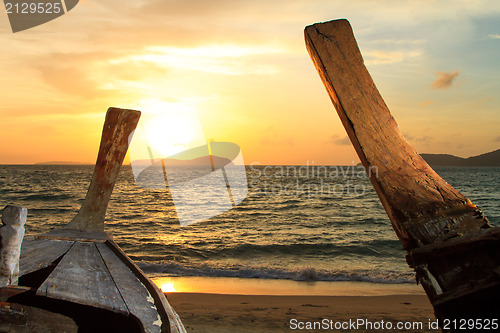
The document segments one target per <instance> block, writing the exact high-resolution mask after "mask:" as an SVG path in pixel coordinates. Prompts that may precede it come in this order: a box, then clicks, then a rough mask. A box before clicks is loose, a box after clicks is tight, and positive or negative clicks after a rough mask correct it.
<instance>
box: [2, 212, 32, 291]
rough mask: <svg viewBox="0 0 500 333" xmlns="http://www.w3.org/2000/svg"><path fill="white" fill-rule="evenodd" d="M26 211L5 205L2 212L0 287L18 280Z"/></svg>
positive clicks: (15, 282) (14, 283) (13, 283)
mask: <svg viewBox="0 0 500 333" xmlns="http://www.w3.org/2000/svg"><path fill="white" fill-rule="evenodd" d="M27 216H28V210H27V209H26V208H24V207H19V206H11V205H7V206H5V208H4V209H3V210H2V224H1V228H0V287H4V286H8V285H16V284H17V280H18V278H19V255H20V252H21V243H22V241H23V237H24V224H25V223H26V218H27Z"/></svg>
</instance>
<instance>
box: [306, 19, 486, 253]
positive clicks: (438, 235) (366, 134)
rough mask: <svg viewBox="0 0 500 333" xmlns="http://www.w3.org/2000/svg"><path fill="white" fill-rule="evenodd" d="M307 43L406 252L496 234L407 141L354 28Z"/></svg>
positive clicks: (318, 33) (309, 36) (310, 34)
mask: <svg viewBox="0 0 500 333" xmlns="http://www.w3.org/2000/svg"><path fill="white" fill-rule="evenodd" d="M305 39H306V46H307V49H308V51H309V54H310V56H311V58H312V60H313V62H314V65H315V67H316V69H317V71H318V73H319V75H320V77H321V79H322V81H323V83H324V85H325V87H326V89H327V91H328V94H329V95H330V98H331V100H332V102H333V104H334V106H335V108H336V110H337V112H338V114H339V116H340V119H341V120H342V123H343V125H344V127H345V129H346V131H347V134H348V135H349V138H350V140H351V142H352V144H353V146H354V148H355V149H356V152H357V154H358V156H359V158H360V160H361V162H362V163H363V166H364V167H365V169H366V170H367V172H368V174H369V176H370V180H371V182H372V184H373V186H374V187H375V190H376V191H377V194H378V196H379V198H380V200H381V202H382V204H383V206H384V208H385V210H386V212H387V214H388V215H389V217H390V219H391V222H392V224H393V228H394V229H395V231H396V233H397V235H398V236H399V238H400V240H401V241H402V243H403V245H404V247H405V249H407V250H409V249H412V248H415V247H419V246H422V245H426V244H430V243H433V242H434V241H437V240H446V239H448V238H452V237H457V236H461V235H463V234H467V233H470V232H476V231H478V230H480V229H481V228H485V227H489V225H488V222H487V219H486V218H484V216H482V214H480V213H479V212H478V209H477V207H475V206H474V205H472V204H471V203H470V201H469V200H468V199H467V198H466V197H465V196H463V195H462V194H461V193H460V192H458V191H457V190H455V189H454V188H453V187H452V186H451V185H449V184H448V183H447V182H446V181H444V180H443V179H442V178H441V177H440V176H439V175H438V174H437V173H436V172H435V171H434V170H433V169H432V168H431V167H430V166H429V165H428V164H427V163H426V162H425V161H424V160H423V159H422V158H421V157H420V155H419V154H418V153H417V151H416V150H415V149H414V148H413V147H412V146H411V145H410V144H409V143H408V142H407V141H406V140H405V138H404V137H403V135H402V134H401V132H400V131H399V129H398V125H397V123H396V121H395V120H394V118H393V117H392V115H391V113H390V112H389V109H388V107H387V105H386V104H385V102H384V100H383V98H382V96H381V95H380V93H379V91H378V90H377V87H376V86H375V83H374V82H373V80H372V78H371V76H370V74H369V73H368V70H367V69H366V67H365V65H364V61H363V58H362V56H361V52H360V51H359V48H358V45H357V43H356V40H355V38H354V35H353V32H352V28H351V26H350V24H349V22H348V21H347V20H336V21H330V22H326V23H319V24H314V25H312V26H308V27H306V29H305ZM450 216H451V217H452V220H450V219H449V217H450Z"/></svg>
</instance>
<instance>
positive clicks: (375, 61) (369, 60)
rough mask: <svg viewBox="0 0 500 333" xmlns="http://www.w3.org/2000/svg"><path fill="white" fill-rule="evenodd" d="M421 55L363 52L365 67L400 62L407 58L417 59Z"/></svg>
mask: <svg viewBox="0 0 500 333" xmlns="http://www.w3.org/2000/svg"><path fill="white" fill-rule="evenodd" d="M421 54H422V53H421V52H420V51H409V52H401V51H394V52H385V51H371V52H365V53H364V55H363V56H364V58H365V63H366V64H367V65H379V64H392V63H395V62H401V61H403V60H406V59H408V58H413V57H418V56H419V55H421Z"/></svg>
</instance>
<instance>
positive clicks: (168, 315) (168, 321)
mask: <svg viewBox="0 0 500 333" xmlns="http://www.w3.org/2000/svg"><path fill="white" fill-rule="evenodd" d="M107 245H108V246H109V248H110V249H111V250H112V251H113V252H114V253H115V255H116V256H118V257H119V258H120V259H121V260H122V261H123V262H124V263H125V265H127V267H128V268H129V269H130V270H131V271H132V272H133V273H134V275H135V276H136V277H137V278H138V279H139V280H140V281H141V282H142V284H143V285H144V286H145V287H146V288H147V290H148V292H149V294H150V295H151V296H152V297H153V299H154V302H155V306H156V308H157V309H158V314H159V315H160V318H161V321H162V327H161V330H162V332H170V333H186V329H185V327H184V325H183V324H182V321H181V319H180V318H179V316H178V315H177V313H176V312H175V310H174V309H173V308H172V306H171V305H170V304H169V302H168V301H167V298H166V297H165V294H163V292H162V291H161V290H160V289H159V288H158V286H157V285H156V284H155V283H154V282H153V281H151V279H150V278H148V277H147V276H146V275H145V274H144V273H143V272H142V271H141V269H140V268H139V267H137V265H136V264H135V263H134V262H133V261H132V260H131V259H130V258H129V257H128V256H127V255H126V254H125V252H123V250H122V249H121V248H120V247H119V246H118V245H117V244H116V243H115V242H113V241H109V242H108V243H107Z"/></svg>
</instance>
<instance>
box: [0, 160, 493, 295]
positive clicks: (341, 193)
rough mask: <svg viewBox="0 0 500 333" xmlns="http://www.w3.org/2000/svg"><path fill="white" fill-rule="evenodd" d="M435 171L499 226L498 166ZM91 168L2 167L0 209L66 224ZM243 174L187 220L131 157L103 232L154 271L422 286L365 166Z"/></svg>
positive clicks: (33, 220)
mask: <svg viewBox="0 0 500 333" xmlns="http://www.w3.org/2000/svg"><path fill="white" fill-rule="evenodd" d="M307 164H309V163H307ZM436 171H437V172H438V173H439V175H441V177H443V178H444V179H445V180H446V181H448V182H449V183H450V184H451V185H452V186H454V187H455V188H456V189H458V190H459V191H460V192H462V193H463V194H464V195H466V196H467V197H469V198H470V199H471V200H472V202H473V203H475V204H476V205H477V206H479V207H480V208H481V209H482V210H483V211H484V212H485V214H486V216H487V217H488V218H489V220H490V222H491V224H492V225H495V226H499V225H500V188H499V186H498V184H499V183H500V182H499V181H500V168H487V167H475V168H471V167H440V168H436ZM92 172H93V166H91V165H0V207H4V206H5V205H7V204H14V205H20V206H24V207H26V208H27V209H28V221H27V223H26V234H36V233H43V232H47V231H49V230H51V229H54V228H58V227H61V226H63V225H65V224H66V223H68V222H69V221H70V220H71V219H72V217H73V216H74V215H75V214H76V213H77V211H78V209H79V208H80V206H81V204H82V202H83V200H84V197H85V194H86V191H87V188H88V186H89V183H90V179H91V177H92ZM246 176H247V182H248V195H247V197H246V198H245V199H244V200H243V201H242V202H241V203H239V204H238V205H237V206H235V207H233V208H232V209H229V210H228V211H226V212H224V213H222V214H220V215H218V216H214V217H212V218H210V219H208V220H206V221H202V222H199V223H194V224H190V225H187V226H181V225H180V224H179V220H178V218H177V215H176V210H175V205H174V202H173V200H172V196H171V194H170V192H169V190H168V189H167V188H160V189H145V188H141V187H140V186H138V185H137V184H136V182H135V180H134V176H133V173H132V169H131V167H130V166H129V165H124V166H123V167H122V169H121V171H120V175H119V177H118V180H117V183H116V186H115V189H114V192H113V195H112V198H111V201H110V203H109V207H108V211H107V215H106V231H108V232H109V233H110V234H111V235H112V236H113V238H114V240H115V242H116V243H117V244H118V245H119V246H120V247H121V248H122V249H123V250H124V251H125V252H126V253H127V254H128V255H129V257H130V258H131V259H133V260H134V261H135V262H136V263H137V264H138V266H139V267H140V268H141V269H142V270H143V271H144V272H145V273H146V274H147V275H149V276H150V277H152V278H159V277H173V278H175V277H197V278H203V277H206V278H225V279H228V278H239V279H240V280H241V279H244V280H246V281H255V280H259V281H271V280H272V281H274V282H276V281H298V282H299V283H301V282H302V281H303V282H311V281H318V282H322V281H343V282H349V281H354V282H369V283H377V284H392V285H396V284H397V285H401V284H415V277H414V273H413V271H412V270H411V269H410V268H408V265H407V264H406V262H405V252H404V251H403V250H402V246H401V243H400V241H399V240H398V239H397V237H396V234H395V233H394V231H393V229H392V227H391V223H390V221H389V219H388V217H387V215H386V213H385V211H384V209H383V208H382V205H381V204H380V201H379V199H378V197H377V195H376V193H375V191H374V189H373V187H372V186H371V183H370V181H369V179H368V177H367V175H366V173H365V171H364V170H363V169H362V168H360V167H357V166H354V165H351V166H316V165H311V164H309V165H305V166H278V165H273V166H265V165H248V166H246ZM193 213H196V212H193Z"/></svg>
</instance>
